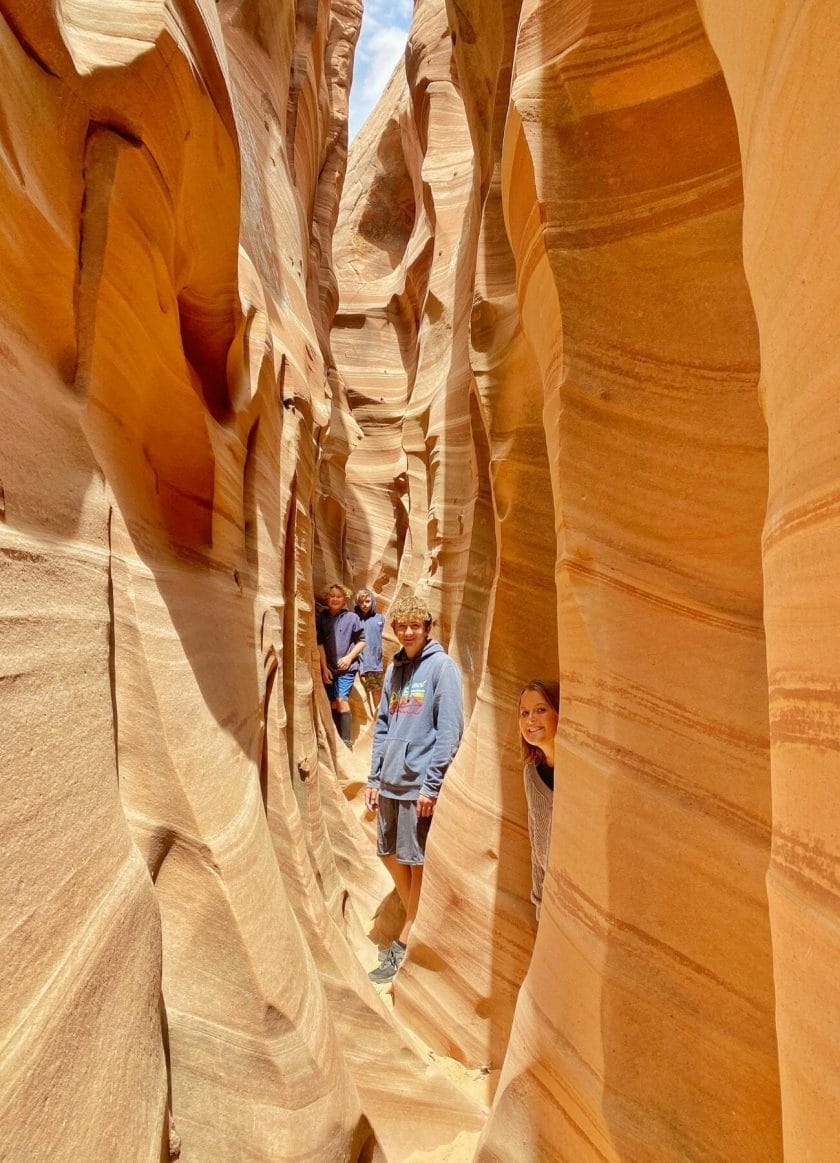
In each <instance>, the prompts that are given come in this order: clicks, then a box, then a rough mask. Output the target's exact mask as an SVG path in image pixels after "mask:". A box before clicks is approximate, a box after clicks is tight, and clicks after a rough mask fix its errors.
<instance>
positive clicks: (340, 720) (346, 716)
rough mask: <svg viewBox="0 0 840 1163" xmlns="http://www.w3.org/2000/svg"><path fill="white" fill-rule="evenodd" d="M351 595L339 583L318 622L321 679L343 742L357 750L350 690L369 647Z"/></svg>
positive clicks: (321, 612)
mask: <svg viewBox="0 0 840 1163" xmlns="http://www.w3.org/2000/svg"><path fill="white" fill-rule="evenodd" d="M348 597H349V594H348V592H347V590H345V588H344V586H342V585H339V584H338V582H336V583H335V584H334V585H331V586H330V588H329V589H328V590H327V593H326V604H327V608H326V609H325V610H321V611H320V613H319V614H318V617H317V619H316V622H315V628H316V637H317V640H318V654H319V656H320V659H321V680H322V682H323V684H324V686H325V687H326V690H327V697H328V698H329V700H330V706H331V707H332V712H333V722H334V723H335V725H336V727H337V729H338V733H339V735H340V736H341V740H342V742H343V743H345V744H346V745H347V746H348V747H349V748H350V750H351V751H352V750H353V739H352V737H351V734H350V726H351V722H352V718H351V715H350V691H351V690H352V689H353V683H354V682H355V681H356V674H357V673H358V670H359V655H360V654H361V653H362V651H363V650H364V648H365V630H364V626H363V625H362V623H361V620H360V619H359V616H358V614H354V613H353V612H352V610H348V609H347V605H346V603H347V598H348Z"/></svg>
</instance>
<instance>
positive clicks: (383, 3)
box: [349, 0, 414, 141]
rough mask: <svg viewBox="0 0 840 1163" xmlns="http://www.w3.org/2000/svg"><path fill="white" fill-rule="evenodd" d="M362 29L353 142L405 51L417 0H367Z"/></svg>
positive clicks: (354, 93)
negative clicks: (415, 0)
mask: <svg viewBox="0 0 840 1163" xmlns="http://www.w3.org/2000/svg"><path fill="white" fill-rule="evenodd" d="M364 4H365V6H364V13H363V15H362V30H361V33H360V34H359V41H358V44H357V45H356V58H355V62H354V65H353V85H352V87H351V89H350V116H349V123H350V126H349V132H350V140H351V141H352V140H353V138H354V137H355V136H356V134H357V133H358V132H359V130H360V129H361V127H362V125H363V124H364V122H365V119H366V117H367V115H368V114H369V113H370V111H371V109H373V107H374V105H375V104H376V102H377V101H378V100H379V98H380V96H381V94H382V91H383V89H384V88H385V86H386V85H387V84H388V80H389V78H390V76H391V73H392V72H393V71H394V66H395V65H396V63H397V61H398V60H399V59H400V57H401V56H402V55H403V53H404V52H405V44H406V40H407V39H408V29H409V26H410V25H411V17H412V15H413V13H414V0H364Z"/></svg>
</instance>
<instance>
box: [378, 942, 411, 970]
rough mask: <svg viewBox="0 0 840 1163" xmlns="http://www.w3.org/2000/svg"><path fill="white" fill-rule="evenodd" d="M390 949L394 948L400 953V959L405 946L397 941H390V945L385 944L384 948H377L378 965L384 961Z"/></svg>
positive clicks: (403, 953)
mask: <svg viewBox="0 0 840 1163" xmlns="http://www.w3.org/2000/svg"><path fill="white" fill-rule="evenodd" d="M392 949H395V950H396V951H397V952H398V953H399V954H400V960H402V958H403V957H404V956H405V946H404V945H401V944H400V943H399V941H392V942H391V944H390V945H386V946H385V948H384V949H380V950H379V954H378V957H379V964H380V965H381V964H382V963H383V961H385V959H386V958H387V956H388V954H389V953H390V952H391V950H392Z"/></svg>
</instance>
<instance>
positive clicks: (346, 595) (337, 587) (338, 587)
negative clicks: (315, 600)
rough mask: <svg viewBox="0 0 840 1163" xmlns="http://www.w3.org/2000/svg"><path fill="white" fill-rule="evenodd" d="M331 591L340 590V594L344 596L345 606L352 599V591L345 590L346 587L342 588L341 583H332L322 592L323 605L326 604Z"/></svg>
mask: <svg viewBox="0 0 840 1163" xmlns="http://www.w3.org/2000/svg"><path fill="white" fill-rule="evenodd" d="M333 590H341V592H342V594H344V604H345V606H346V605H347V603H348V602H349V601H350V600H351V598H352V597H353V591H352V590H349V589H348V588H347V586H343V585H342V584H341V582H333V583H332V585H329V586H327V588H326V589H325V590H324V603H325V604H326V601H327V598H328V597H329V596H330V594H331V593H332V591H333Z"/></svg>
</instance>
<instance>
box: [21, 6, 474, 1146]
mask: <svg viewBox="0 0 840 1163" xmlns="http://www.w3.org/2000/svg"><path fill="white" fill-rule="evenodd" d="M359 18H360V5H358V4H357V3H354V2H352V0H345V2H343V3H340V2H336V3H333V4H330V3H328V2H327V0H317V2H312V3H310V2H308V0H307V2H301V3H300V4H299V5H297V7H295V6H294V5H291V4H289V5H278V4H275V3H273V2H268V0H266V2H262V0H242V2H241V3H238V2H233V0H231V2H229V3H227V2H223V3H219V4H218V5H217V4H211V3H206V2H204V0H201V2H199V0H195V2H193V0H183V2H174V0H173V2H172V3H164V2H163V0H160V2H152V3H143V4H139V3H119V4H113V3H112V4H101V5H99V4H74V3H69V2H65V0H61V2H56V3H55V4H52V5H42V6H33V5H31V4H29V3H27V2H18V0H4V2H3V3H2V4H0V53H2V60H3V73H4V78H5V80H4V93H3V97H2V101H0V181H2V188H3V206H4V212H3V216H4V227H3V243H2V261H0V300H2V334H1V335H0V361H1V362H2V377H0V390H2V397H3V424H2V428H1V429H0V465H2V468H1V469H0V479H1V480H2V487H1V488H0V496H2V523H0V561H2V578H3V602H2V615H0V625H2V643H3V645H2V656H3V683H2V685H3V696H4V697H3V723H4V726H3V743H2V759H3V774H4V796H3V809H2V811H3V821H2V835H3V846H2V855H0V861H2V869H3V879H2V883H3V888H4V891H3V908H2V943H3V958H2V964H3V975H2V976H3V989H2V1002H0V1007H2V1014H3V1021H2V1028H3V1065H2V1082H0V1091H2V1102H0V1143H2V1147H1V1148H0V1154H2V1157H3V1158H4V1159H9V1160H24V1159H39V1160H46V1159H50V1160H71V1159H72V1160H78V1159H89V1160H104V1159H126V1160H128V1159H130V1160H142V1159H148V1160H157V1159H159V1158H167V1157H169V1156H170V1151H171V1154H172V1157H175V1155H176V1154H177V1151H178V1139H180V1151H181V1157H182V1158H183V1159H187V1160H196V1161H198V1160H204V1161H209V1160H219V1161H222V1160H233V1159H241V1160H244V1159H265V1160H268V1159H272V1160H277V1159H292V1158H297V1159H303V1158H307V1159H318V1160H339V1159H357V1158H366V1159H372V1158H379V1159H402V1158H407V1157H409V1156H410V1155H411V1154H412V1153H413V1152H414V1151H425V1150H432V1149H435V1148H437V1147H439V1146H441V1145H442V1144H444V1145H445V1144H448V1143H450V1142H451V1141H452V1140H453V1139H454V1138H455V1137H456V1136H457V1135H458V1134H461V1133H464V1132H469V1133H473V1134H474V1133H476V1132H477V1131H478V1129H479V1127H480V1122H481V1120H480V1114H479V1111H478V1109H477V1108H476V1107H474V1106H473V1104H472V1103H470V1102H469V1101H468V1100H466V1099H465V1098H463V1097H462V1096H461V1094H460V1092H458V1091H456V1090H455V1089H454V1088H453V1087H452V1086H451V1085H450V1084H448V1083H447V1082H445V1080H444V1079H443V1078H442V1077H441V1076H439V1075H437V1074H436V1073H435V1072H434V1070H432V1069H431V1067H429V1066H428V1064H427V1063H426V1062H425V1061H424V1060H422V1059H421V1058H420V1057H418V1056H417V1055H416V1054H415V1053H414V1052H413V1051H412V1050H411V1049H410V1047H409V1045H408V1044H407V1042H406V1041H405V1039H404V1038H403V1036H402V1035H401V1034H400V1033H399V1032H398V1030H397V1027H396V1025H395V1024H394V1021H393V1019H392V1018H391V1017H390V1016H389V1014H388V1013H387V1011H386V1010H385V1008H384V1007H383V1005H382V1004H381V1002H380V1001H379V999H378V998H377V997H376V995H375V993H374V992H373V990H372V989H371V987H370V985H369V983H368V982H367V980H366V978H365V975H364V971H363V969H362V967H361V965H360V963H359V961H358V959H357V957H356V955H355V951H354V950H355V949H357V948H358V947H359V946H360V944H361V943H362V942H364V932H363V922H362V918H364V917H365V916H366V915H369V913H370V911H372V908H373V907H375V905H376V904H377V903H378V902H379V901H380V900H381V898H382V897H383V895H385V894H386V893H387V885H386V884H385V883H384V878H383V875H382V873H381V871H380V869H379V868H378V867H377V866H376V865H375V861H374V859H373V857H372V856H371V851H370V846H369V842H368V840H367V838H366V837H365V836H364V834H363V832H362V830H361V828H360V825H359V822H358V820H357V819H356V817H355V815H354V814H353V812H352V811H351V808H350V805H349V804H348V802H347V800H346V798H345V795H344V792H343V789H342V786H341V783H340V781H339V771H338V766H337V764H336V759H335V742H334V739H333V734H332V725H331V724H329V727H328V729H325V727H324V725H323V723H324V721H326V722H327V723H329V716H328V714H327V712H326V704H325V703H324V700H323V695H322V691H321V687H320V684H318V686H317V688H314V687H313V683H312V673H313V668H312V660H313V654H314V637H313V619H312V542H313V530H312V512H313V508H314V505H315V497H314V492H315V482H316V466H317V462H318V458H319V443H320V441H321V440H322V436H323V434H324V433H325V431H326V429H327V425H328V421H329V415H330V407H329V399H330V394H331V390H335V370H334V367H333V364H332V361H331V358H330V354H329V338H328V331H329V322H330V314H331V311H332V310H333V309H334V300H335V295H334V291H333V292H332V293H331V289H330V288H331V282H330V279H331V276H330V254H329V241H330V235H331V232H332V229H333V224H334V219H335V215H336V212H337V204H338V193H339V190H340V184H341V177H342V173H343V166H344V157H345V144H344V143H345V140H346V129H345V110H346V92H347V85H348V83H349V77H350V60H351V57H352V49H353V44H354V41H355V37H356V34H357V31H358V24H359ZM331 385H332V387H331ZM368 948H371V947H370V946H368ZM406 1093H410V1094H412V1095H413V1096H414V1107H413V1109H414V1113H415V1118H414V1119H412V1120H410V1121H407V1120H406V1119H405V1118H404V1115H403V1112H402V1110H401V1109H400V1106H399V1104H398V1103H397V1102H395V1101H394V1096H395V1095H400V1094H406ZM170 1111H171V1113H172V1115H174V1127H173V1126H171V1125H170V1116H169V1113H168V1112H170ZM176 1128H177V1130H176Z"/></svg>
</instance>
